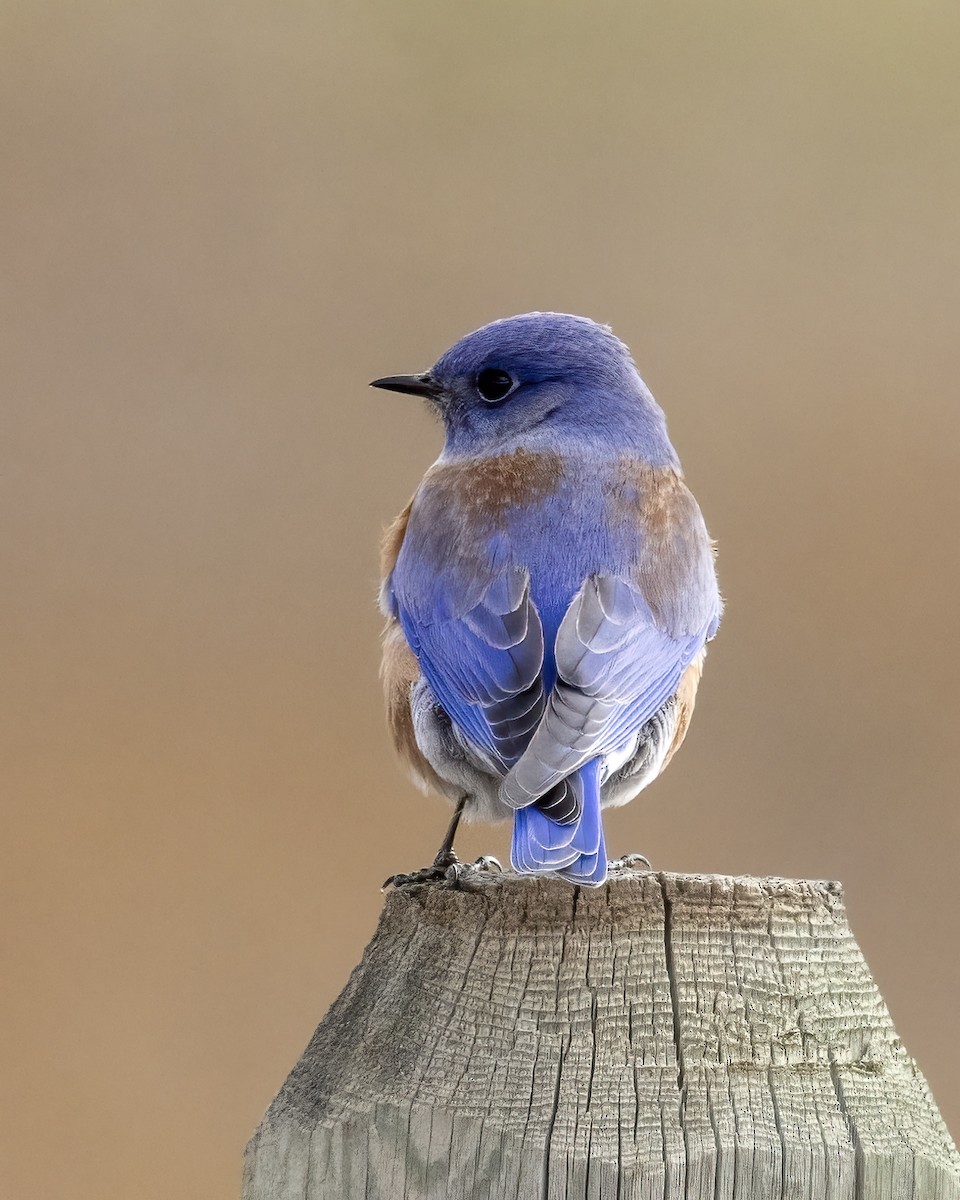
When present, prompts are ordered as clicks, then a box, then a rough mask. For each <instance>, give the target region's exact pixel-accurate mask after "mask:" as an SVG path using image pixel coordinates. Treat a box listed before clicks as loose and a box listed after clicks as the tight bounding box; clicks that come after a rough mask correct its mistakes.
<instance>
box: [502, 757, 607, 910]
mask: <svg viewBox="0 0 960 1200" xmlns="http://www.w3.org/2000/svg"><path fill="white" fill-rule="evenodd" d="M599 766H600V764H599V763H598V762H597V761H596V760H593V761H592V762H588V763H585V764H584V765H583V766H582V767H580V769H579V770H578V771H576V772H574V774H573V775H570V776H568V777H567V782H568V784H569V785H570V787H571V788H572V789H573V790H575V791H576V793H577V799H578V800H579V808H580V816H579V818H578V820H577V821H575V822H573V823H571V824H565V825H561V824H559V823H558V822H556V821H552V820H551V819H550V818H549V817H548V816H547V815H546V813H544V812H542V811H541V810H540V809H539V808H537V806H536V805H535V804H531V805H528V806H527V807H526V808H521V809H518V810H517V812H516V814H515V816H514V819H513V844H512V846H511V849H510V861H511V863H512V864H513V867H514V869H515V870H517V871H522V872H525V873H528V874H535V875H541V874H552V873H556V874H559V875H561V876H563V878H564V879H569V880H570V881H571V883H580V884H586V885H587V886H590V887H596V886H599V885H600V884H601V883H603V882H604V880H605V879H606V877H607V851H606V846H605V844H604V838H603V824H602V821H601V818H600V780H599Z"/></svg>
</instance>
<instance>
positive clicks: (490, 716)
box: [372, 313, 722, 886]
mask: <svg viewBox="0 0 960 1200" xmlns="http://www.w3.org/2000/svg"><path fill="white" fill-rule="evenodd" d="M372 386H373V387H378V388H387V389H390V390H392V391H396V392H405V393H410V394H413V395H415V396H422V397H424V398H425V399H426V400H427V401H428V402H429V405H430V407H431V408H432V409H434V410H435V411H436V412H437V413H438V414H439V416H440V417H441V419H442V421H443V424H444V426H445V429H446V441H445V445H444V448H443V452H442V453H441V455H440V457H439V459H438V460H437V461H436V463H434V465H433V466H432V467H431V468H430V469H429V470H428V471H427V473H426V475H425V476H424V478H423V480H422V482H421V484H420V486H419V488H418V489H417V491H416V494H415V495H414V497H413V499H412V500H411V501H410V503H409V504H408V505H407V507H406V508H405V509H404V510H403V512H402V513H401V514H400V515H399V517H397V519H396V520H395V521H394V522H393V524H392V525H391V526H390V528H389V529H388V530H387V532H386V534H385V537H384V542H383V548H382V576H383V586H382V590H381V607H382V609H383V612H384V614H385V616H386V619H387V624H386V629H385V633H384V642H383V665H382V677H383V684H384V692H385V698H386V705H387V715H388V723H389V726H390V730H391V733H392V737H393V741H394V744H395V746H396V748H397V750H398V752H399V754H400V756H401V757H402V759H403V760H404V761H405V763H406V765H407V767H408V768H409V770H410V772H411V774H412V776H413V778H414V780H415V781H416V782H417V783H418V784H419V785H420V786H421V787H422V788H423V789H424V790H427V789H430V788H432V789H435V790H437V791H439V792H441V793H442V794H443V795H445V796H446V797H448V798H449V799H450V800H451V801H453V802H454V804H455V811H454V815H453V820H452V821H451V824H450V828H449V830H448V832H447V837H446V838H445V840H444V843H443V845H442V846H441V849H440V853H439V854H438V856H437V859H436V861H435V864H434V866H435V869H436V870H437V872H438V873H439V872H442V870H443V869H444V868H445V867H446V866H447V865H448V864H450V863H454V862H456V856H455V855H454V853H453V837H454V834H455V832H456V828H457V824H458V822H459V820H460V817H461V815H463V814H466V816H467V817H468V818H472V819H486V820H502V819H504V818H507V817H512V818H513V841H512V846H511V853H510V859H511V863H512V865H513V867H514V869H515V870H517V871H520V872H525V873H531V874H557V875H560V876H562V877H563V878H565V879H568V880H570V881H572V882H574V883H578V884H587V885H592V886H597V885H599V884H601V883H603V882H604V880H605V879H606V876H607V866H608V864H607V853H606V846H605V843H604V837H603V823H602V820H601V809H602V808H604V807H606V806H612V805H620V804H625V803H626V802H627V801H628V800H631V799H632V798H633V797H634V796H635V795H636V794H637V793H638V792H639V791H640V790H641V789H642V788H644V787H646V786H647V784H649V783H650V782H651V781H652V780H653V779H655V778H656V776H657V775H659V773H660V772H661V771H662V770H663V769H664V767H666V765H667V763H668V762H669V761H670V759H671V758H672V757H673V755H674V754H675V753H676V751H677V749H678V747H679V746H680V743H681V742H682V741H683V739H684V736H685V734H686V731H687V726H688V724H689V722H690V717H691V715H692V712H693V706H694V701H695V698H696V693H697V686H698V684H699V681H700V673H701V670H702V667H703V660H704V654H705V647H706V643H707V642H708V641H709V640H710V638H712V637H713V635H714V634H715V632H716V630H717V625H718V623H719V620H720V614H721V608H722V604H721V599H720V594H719V591H718V589H717V578H716V571H715V568H714V551H713V544H712V542H711V541H710V538H709V536H708V534H707V530H706V527H705V525H704V522H703V517H702V516H701V514H700V509H699V508H698V506H697V502H696V501H695V500H694V498H693V495H692V494H691V493H690V491H689V490H688V488H687V486H686V484H685V483H684V482H683V474H682V472H681V469H680V462H679V460H678V458H677V455H676V453H675V451H674V449H673V446H672V445H671V444H670V440H669V438H668V436H667V428H666V421H665V419H664V415H663V412H662V410H661V409H660V407H659V406H658V405H657V403H656V401H655V400H654V399H653V396H652V395H651V394H650V392H649V391H648V389H647V387H646V385H645V384H644V383H643V380H642V379H641V378H640V376H639V374H638V373H637V369H636V367H635V365H634V363H633V360H632V358H631V357H630V352H629V350H628V349H627V347H626V346H625V345H624V344H623V343H622V342H621V341H619V339H618V338H616V337H615V336H614V334H613V333H612V332H611V330H610V329H609V328H608V327H606V326H603V325H598V324H596V323H595V322H594V321H591V320H588V319H587V318H585V317H576V316H569V315H566V314H563V313H526V314H524V315H522V316H516V317H508V318H506V319H504V320H500V321H494V322H493V323H492V324H490V325H485V326H484V327H483V328H481V329H478V330H476V331H474V332H473V333H471V334H468V335H467V336H466V337H465V338H463V339H462V340H461V341H459V342H457V343H456V345H454V346H453V347H452V348H451V349H450V350H448V351H447V352H446V353H445V354H444V355H443V357H442V358H440V360H439V361H438V362H437V363H436V364H435V366H433V367H431V368H430V370H428V371H426V372H425V373H423V374H420V375H393V376H389V377H386V378H384V379H377V380H374V382H373V384H372Z"/></svg>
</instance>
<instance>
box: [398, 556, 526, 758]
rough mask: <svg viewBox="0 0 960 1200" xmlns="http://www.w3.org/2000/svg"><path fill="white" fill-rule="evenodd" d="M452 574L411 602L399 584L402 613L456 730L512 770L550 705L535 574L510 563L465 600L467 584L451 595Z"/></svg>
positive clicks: (479, 751)
mask: <svg viewBox="0 0 960 1200" xmlns="http://www.w3.org/2000/svg"><path fill="white" fill-rule="evenodd" d="M451 579H452V576H451V575H447V576H446V578H445V579H437V578H434V579H433V580H432V581H431V582H432V589H431V590H428V591H426V592H425V593H421V594H420V596H419V597H417V598H416V599H415V598H413V597H411V598H410V599H411V603H408V604H404V595H403V589H402V588H399V589H397V590H396V591H395V593H394V599H395V603H396V607H397V613H398V616H399V618H400V622H401V624H402V625H403V630H404V633H405V635H406V637H407V641H408V642H409V643H410V647H411V649H412V650H413V652H414V653H415V654H416V656H417V658H418V660H419V662H420V668H421V670H422V671H423V673H424V676H425V677H426V680H427V682H428V683H429V685H430V688H431V690H432V691H433V694H434V695H435V696H436V698H437V700H438V701H439V702H440V704H441V705H442V707H443V708H444V710H445V711H446V713H447V714H448V716H449V717H450V718H451V720H452V722H453V725H454V728H455V729H456V730H457V732H458V733H459V734H460V735H461V737H463V738H465V739H466V740H467V742H468V743H469V745H470V747H471V749H472V750H473V751H474V752H475V753H477V754H479V757H481V758H482V759H483V760H484V762H485V763H486V764H487V766H488V767H489V768H490V769H491V770H492V771H494V772H495V773H496V774H505V773H506V771H507V770H509V768H510V766H511V765H512V764H513V763H514V762H516V761H517V759H518V758H519V756H520V754H521V753H522V751H523V748H524V747H525V746H526V744H527V743H528V741H529V740H530V736H531V734H532V732H533V730H534V729H535V728H536V727H537V725H538V724H539V722H540V719H541V717H542V716H543V712H544V707H545V696H544V690H543V681H542V674H541V672H542V668H543V628H542V625H541V622H540V616H539V614H538V612H537V609H536V606H535V605H534V603H533V600H532V599H531V595H530V576H529V573H528V572H527V571H526V570H525V569H524V568H520V567H515V566H506V567H503V568H502V569H500V570H499V571H496V573H492V577H491V578H489V579H486V580H483V581H482V582H481V584H480V585H479V586H477V584H476V581H475V580H473V581H471V584H472V586H471V587H470V589H469V591H467V592H466V594H467V595H468V597H469V599H468V600H467V601H466V603H464V602H463V600H462V596H463V595H464V591H462V590H461V592H460V594H459V596H458V597H457V598H456V599H455V600H452V599H451V596H450V595H449V594H446V592H445V588H449V587H450V586H451ZM460 582H461V583H462V581H460ZM453 583H454V585H455V584H456V581H455V579H454V580H453ZM417 600H419V603H418V602H417ZM458 600H459V602H457V601H458ZM467 605H469V606H467Z"/></svg>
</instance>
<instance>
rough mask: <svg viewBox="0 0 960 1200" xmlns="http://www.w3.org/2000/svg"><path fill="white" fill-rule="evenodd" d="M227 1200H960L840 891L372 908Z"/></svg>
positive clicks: (497, 883) (635, 876)
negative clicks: (370, 920) (238, 1190)
mask: <svg viewBox="0 0 960 1200" xmlns="http://www.w3.org/2000/svg"><path fill="white" fill-rule="evenodd" d="M243 1196H244V1200H335V1198H336V1200H354V1198H357V1200H361V1198H363V1200H468V1198H469V1200H475V1198H476V1200H505V1198H507V1197H510V1198H511V1200H640V1198H641V1197H642V1198H644V1200H647V1198H650V1200H653V1198H656V1200H787V1198H789V1200H960V1158H958V1156H957V1152H956V1149H955V1148H954V1146H953V1144H952V1142H951V1141H950V1138H949V1135H948V1134H947V1131H946V1129H945V1127H944V1125H943V1121H942V1120H941V1118H940V1115H939V1113H938V1111H937V1108H936V1106H935V1104H934V1102H933V1100H932V1098H931V1096H930V1092H929V1090H928V1088H927V1085H926V1082H925V1081H924V1079H923V1076H922V1075H921V1074H920V1072H919V1071H918V1069H917V1067H916V1065H915V1064H914V1062H913V1060H912V1059H911V1058H910V1057H909V1055H908V1054H907V1053H906V1051H905V1050H904V1049H903V1047H902V1046H901V1044H900V1041H899V1040H898V1038H897V1035H896V1031H895V1030H894V1027H893V1024H892V1022H891V1020H890V1015H889V1013H888V1012H887V1009H886V1006H885V1005H884V1002H883V999H882V997H881V995H880V993H879V991H878V989H877V986H876V984H875V983H874V981H873V979H872V977H871V975H870V972H869V970H868V968H867V966H866V964H865V962H864V959H863V956H862V955H861V953H860V950H859V948H858V947H857V944H856V942H855V941H854V938H853V936H852V934H851V932H850V928H849V926H848V923H847V918H846V914H845V912H844V908H843V901H842V896H841V890H840V887H839V885H837V884H831V883H811V882H804V881H790V880H779V879H747V878H729V877H723V876H689V875H671V874H664V873H653V872H649V871H648V872H634V871H627V870H623V871H619V872H616V873H615V874H613V875H612V876H611V878H610V880H609V881H608V882H607V884H606V885H605V886H604V887H602V888H599V889H597V890H595V891H592V890H587V889H579V888H574V887H571V886H570V885H568V884H566V883H563V882H561V881H559V880H550V879H536V878H530V877H520V876H516V875H513V874H509V873H508V874H504V875H496V874H492V873H488V872H479V871H478V872H472V873H471V872H468V873H467V874H466V875H465V876H464V878H463V880H462V882H461V884H460V886H457V887H454V886H451V885H450V884H447V883H443V884H425V885H419V886H414V887H408V888H403V889H401V890H399V891H394V892H392V893H390V895H388V897H387V901H386V905H385V907H384V911H383V914H382V917H381V920H380V926H379V929H378V930H377V933H376V934H375V936H374V938H373V940H372V941H371V943H370V945H369V946H368V947H367V949H366V951H365V953H364V956H363V960H362V962H361V963H360V965H359V966H358V967H357V968H356V970H355V971H354V972H353V975H352V976H351V977H350V981H349V982H348V984H347V986H346V988H345V989H344V991H343V992H342V994H341V995H340V997H339V998H338V999H337V1000H336V1001H335V1003H334V1004H333V1006H332V1007H331V1009H330V1011H329V1012H328V1013H327V1015H326V1017H325V1018H324V1019H323V1021H322V1022H321V1024H320V1027H319V1028H318V1029H317V1031H316V1033H315V1035H314V1037H313V1039H312V1040H311V1042H310V1044H309V1046H308V1047H307V1049H306V1050H305V1052H304V1054H303V1057H302V1058H301V1059H300V1062H299V1063H298V1064H297V1065H296V1067H295V1068H294V1070H293V1071H292V1072H291V1074H290V1077H289V1078H288V1079H287V1081H286V1083H285V1084H284V1086H283V1088H282V1089H281V1091H280V1094H279V1095H278V1096H277V1098H276V1099H275V1100H274V1102H273V1104H272V1105H271V1106H270V1108H269V1110H268V1112H267V1114H266V1115H265V1117H264V1119H263V1121H262V1123H261V1125H260V1127H259V1129H258V1130H257V1132H256V1134H255V1135H254V1137H253V1138H252V1140H251V1142H250V1144H249V1146H248V1147H247V1155H246V1161H245V1169H244V1188H243Z"/></svg>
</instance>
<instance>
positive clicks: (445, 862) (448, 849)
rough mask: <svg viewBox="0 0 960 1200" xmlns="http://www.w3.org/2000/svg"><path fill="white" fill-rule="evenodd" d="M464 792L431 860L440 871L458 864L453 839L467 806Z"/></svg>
mask: <svg viewBox="0 0 960 1200" xmlns="http://www.w3.org/2000/svg"><path fill="white" fill-rule="evenodd" d="M467 799H468V797H467V794H466V792H464V793H463V795H462V796H461V797H460V799H459V800H458V801H457V807H456V808H455V809H454V810H453V816H452V817H451V818H450V824H449V825H448V826H447V832H446V834H445V835H444V839H443V841H442V842H441V843H440V849H439V850H438V851H437V857H436V858H435V859H434V860H433V865H434V866H435V867H438V868H439V869H440V870H441V871H445V870H446V869H447V867H450V866H452V865H453V864H454V863H456V862H459V861H460V860H459V858H457V856H456V854H454V852H453V839H454V838H455V837H456V836H457V828H458V826H459V825H460V818H461V817H462V816H463V810H464V808H465V807H466V804H467Z"/></svg>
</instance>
